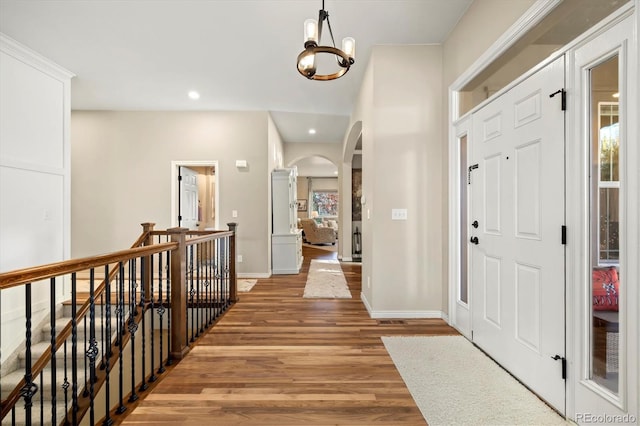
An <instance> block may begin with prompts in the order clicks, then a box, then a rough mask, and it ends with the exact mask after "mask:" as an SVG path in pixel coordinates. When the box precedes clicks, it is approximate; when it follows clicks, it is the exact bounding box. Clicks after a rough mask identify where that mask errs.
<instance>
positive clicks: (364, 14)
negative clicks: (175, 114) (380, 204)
mask: <svg viewBox="0 0 640 426" xmlns="http://www.w3.org/2000/svg"><path fill="white" fill-rule="evenodd" d="M471 2H472V0H327V1H326V3H325V10H327V11H328V12H329V15H330V20H331V26H332V29H333V33H334V36H335V38H336V45H338V47H339V46H340V43H341V40H342V38H343V37H347V36H351V37H354V38H355V39H356V58H355V59H356V62H355V65H354V66H353V67H352V69H351V70H350V71H349V72H348V73H347V74H346V75H345V76H344V77H342V78H340V79H338V80H335V81H329V82H321V81H309V80H306V79H305V78H303V77H302V76H301V75H300V74H298V71H297V68H296V57H297V55H298V53H300V52H301V51H302V49H303V40H302V34H303V31H302V24H303V22H304V20H305V19H307V18H315V19H317V15H318V10H319V9H320V8H321V6H322V2H321V1H320V0H165V1H154V0H148V1H111V0H61V1H57V0H55V1H54V0H39V1H38V0H31V1H24V0H17V1H16V0H0V32H3V33H4V34H6V35H8V36H9V37H11V38H13V39H15V40H17V41H18V42H20V43H22V44H24V45H26V46H28V47H30V48H31V49H33V50H35V51H37V52H38V53H40V54H41V55H43V56H45V57H47V58H49V59H51V60H53V61H54V62H56V63H58V64H59V65H61V66H62V67H64V68H67V69H68V70H69V71H71V72H73V73H74V74H75V75H76V77H75V78H74V79H73V80H72V93H71V98H72V103H71V106H72V109H74V110H78V109H91V110H239V111H243V110H251V111H255V110H261V111H264V110H267V111H271V112H272V116H273V119H274V122H275V123H276V126H277V127H278V129H279V131H280V133H281V136H282V138H283V141H284V142H326V143H341V142H342V139H343V137H344V134H345V132H346V130H347V129H346V128H347V125H348V120H349V115H350V114H351V112H352V109H353V107H354V104H355V102H356V97H357V94H358V91H359V89H360V85H361V82H362V78H363V75H364V70H365V68H366V66H367V63H368V60H369V56H370V54H371V50H372V47H373V46H374V45H379V44H433V43H442V42H444V40H446V38H447V36H448V34H449V33H450V31H451V30H452V29H453V27H455V25H456V23H457V22H458V20H459V19H460V17H461V16H462V15H463V14H464V12H465V11H466V10H467V8H468V7H469V5H470V4H471ZM321 41H322V44H325V45H326V44H329V37H328V32H327V31H325V32H324V34H323V37H322V40H321ZM190 90H195V91H197V92H199V93H200V99H198V100H191V99H189V98H188V96H187V93H188V91H190ZM312 127H313V128H315V129H316V131H317V133H316V134H315V135H310V134H309V132H308V130H309V128H312Z"/></svg>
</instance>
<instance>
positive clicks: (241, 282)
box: [236, 278, 258, 293]
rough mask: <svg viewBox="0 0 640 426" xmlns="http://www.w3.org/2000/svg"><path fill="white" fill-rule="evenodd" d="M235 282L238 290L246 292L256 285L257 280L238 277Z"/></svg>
mask: <svg viewBox="0 0 640 426" xmlns="http://www.w3.org/2000/svg"><path fill="white" fill-rule="evenodd" d="M236 282H237V285H238V291H240V292H243V293H246V292H247V291H251V289H252V288H253V286H254V285H256V282H258V280H246V279H242V278H238V280H237V281H236Z"/></svg>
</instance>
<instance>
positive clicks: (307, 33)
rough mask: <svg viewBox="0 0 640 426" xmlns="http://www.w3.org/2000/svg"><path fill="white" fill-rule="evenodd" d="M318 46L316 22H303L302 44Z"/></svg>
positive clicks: (310, 20)
mask: <svg viewBox="0 0 640 426" xmlns="http://www.w3.org/2000/svg"><path fill="white" fill-rule="evenodd" d="M309 42H311V43H315V44H318V21H316V20H315V19H307V20H306V21H304V43H305V44H307V43H309Z"/></svg>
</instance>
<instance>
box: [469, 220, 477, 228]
mask: <svg viewBox="0 0 640 426" xmlns="http://www.w3.org/2000/svg"><path fill="white" fill-rule="evenodd" d="M471 226H473V227H474V228H477V227H478V221H477V220H474V221H473V223H472V224H471Z"/></svg>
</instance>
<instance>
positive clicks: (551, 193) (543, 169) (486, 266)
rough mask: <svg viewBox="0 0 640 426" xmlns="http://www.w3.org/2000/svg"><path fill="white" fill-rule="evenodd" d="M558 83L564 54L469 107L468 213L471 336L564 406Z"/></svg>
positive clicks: (536, 389) (560, 83)
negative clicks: (491, 98) (473, 109)
mask: <svg viewBox="0 0 640 426" xmlns="http://www.w3.org/2000/svg"><path fill="white" fill-rule="evenodd" d="M563 87H564V57H561V58H559V59H557V60H556V61H554V62H552V63H551V64H549V65H547V66H546V67H545V68H543V69H541V70H539V71H537V72H536V73H535V74H533V75H532V76H530V77H529V78H527V79H526V80H524V81H523V82H522V83H520V84H518V85H517V86H515V87H514V88H512V89H511V90H509V91H508V92H506V93H505V94H503V95H501V96H500V97H499V98H497V99H496V100H494V101H493V102H491V103H490V104H488V105H487V106H485V107H484V108H482V109H481V110H479V111H478V112H477V113H475V114H473V118H472V138H471V151H472V155H471V159H470V161H469V165H470V168H469V173H470V179H471V185H470V186H469V190H470V193H471V213H470V215H469V218H468V220H469V223H470V224H472V226H471V227H470V228H469V230H470V243H469V244H470V247H471V250H470V256H471V277H470V278H471V290H472V300H473V304H472V336H473V337H472V338H473V342H474V343H476V344H477V345H478V346H479V347H481V348H482V349H483V350H485V351H486V352H487V353H488V354H489V355H490V356H491V357H492V358H494V359H495V360H496V361H497V362H499V363H500V364H501V365H502V366H503V367H504V368H506V369H507V370H508V371H509V372H511V373H512V374H513V375H514V376H516V377H517V378H518V379H520V380H521V381H522V382H523V383H524V384H525V385H526V386H528V387H529V388H530V389H532V390H533V391H534V392H536V393H537V394H538V395H539V396H540V397H541V398H543V399H544V400H546V401H547V402H548V403H549V404H550V405H552V406H553V407H554V408H555V409H557V410H558V411H560V412H562V413H564V412H565V381H564V378H563V370H564V368H563V367H564V365H563V364H564V357H565V312H564V311H565V274H564V268H565V259H564V252H565V250H564V247H565V246H564V245H563V241H562V231H563V225H564V223H565V222H564V220H565V219H564V188H565V183H564V173H565V171H564V169H565V167H564V164H565V163H564V161H565V160H564V112H563V111H562V93H561V92H558V93H557V94H556V95H554V96H550V95H551V94H553V93H554V92H557V91H560V90H561V89H563ZM476 165H477V168H476ZM476 238H477V240H476Z"/></svg>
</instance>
